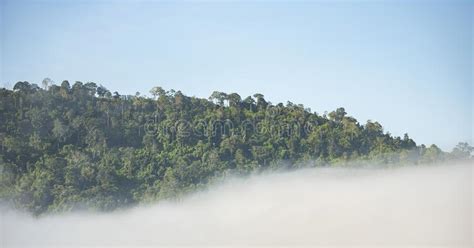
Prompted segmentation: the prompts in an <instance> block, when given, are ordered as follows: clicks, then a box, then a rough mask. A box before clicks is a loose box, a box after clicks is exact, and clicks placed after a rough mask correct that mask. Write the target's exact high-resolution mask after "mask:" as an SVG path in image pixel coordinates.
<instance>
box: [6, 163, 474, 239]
mask: <svg viewBox="0 0 474 248" xmlns="http://www.w3.org/2000/svg"><path fill="white" fill-rule="evenodd" d="M472 178H473V170H472V165H467V164H457V165H442V166H417V167H404V168H391V169H390V168H388V169H387V168H385V169H367V168H365V169H364V168H358V169H346V168H316V169H301V170H298V171H293V172H281V173H273V174H265V175H259V176H252V177H249V178H233V179H229V180H226V181H225V182H224V183H222V184H219V185H216V186H214V187H212V188H211V189H209V190H208V191H205V192H200V193H196V194H193V195H190V196H189V197H187V198H185V199H183V200H180V201H179V202H161V203H159V204H156V205H152V206H142V207H137V208H133V209H130V210H126V211H117V212H113V213H100V214H99V213H70V214H63V215H52V216H45V217H40V218H34V217H30V216H29V215H26V214H22V213H19V212H16V211H13V210H9V211H5V210H3V211H2V220H1V233H0V234H1V245H2V246H3V247H77V246H94V247H98V246H109V245H111V246H123V247H130V246H132V247H136V246H155V247H156V246H159V247H163V246H193V247H196V246H202V247H208V246H232V247H242V246H245V247H249V246H285V247H288V246H290V247H291V246H313V247H314V246H358V247H367V246H371V247H381V246H391V247H393V246H398V247H399V246H403V247H405V246H410V247H422V246H442V247H471V245H472V238H473V228H472V223H473V214H472V204H473V203H472V199H473V197H472V196H473V188H472Z"/></svg>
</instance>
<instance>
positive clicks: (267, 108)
mask: <svg viewBox="0 0 474 248" xmlns="http://www.w3.org/2000/svg"><path fill="white" fill-rule="evenodd" d="M150 93H151V95H152V96H153V97H150V98H148V97H142V96H140V94H139V93H137V94H135V95H133V96H130V95H120V94H119V93H118V92H114V93H111V92H110V91H109V90H107V89H106V88H105V87H103V86H97V85H96V84H95V83H84V84H83V83H81V82H75V83H74V84H73V85H72V86H71V85H70V84H69V82H68V81H63V82H62V83H61V85H60V86H59V85H54V84H51V81H49V80H44V81H43V84H42V87H39V86H37V85H36V84H30V83H28V82H18V83H17V84H16V85H15V86H14V88H13V90H7V89H0V145H1V147H0V170H1V175H0V197H1V199H3V201H4V202H9V203H12V204H14V205H15V206H16V207H19V208H22V209H26V210H28V211H30V212H33V213H35V214H41V213H45V212H52V211H65V210H66V211H68V210H72V209H77V208H86V209H99V210H112V209H115V208H118V207H122V206H130V205H134V204H137V203H139V202H150V201H154V200H157V199H163V198H169V197H176V196H179V195H182V194H184V193H186V192H190V191H192V190H194V189H196V188H200V187H203V186H205V185H208V184H209V183H211V182H212V181H213V180H216V179H219V178H221V177H222V176H224V175H227V174H237V175H246V174H249V173H251V172H258V171H262V170H267V169H278V168H296V167H302V166H330V165H332V164H335V163H339V164H344V162H345V161H349V160H355V159H361V160H364V159H370V160H371V161H376V162H377V163H411V164H417V163H422V162H432V161H438V160H443V159H447V158H451V157H458V158H463V157H469V153H470V151H471V150H472V148H471V147H469V146H468V145H467V144H465V143H463V144H460V145H459V146H458V147H457V148H456V149H455V150H454V151H453V152H452V153H445V152H442V151H441V150H440V149H439V148H437V147H436V146H434V145H432V146H430V147H428V148H427V147H425V146H423V145H422V146H417V145H416V144H415V142H414V141H413V140H412V139H410V138H409V136H408V135H404V137H393V136H392V135H391V134H390V133H388V132H385V131H384V130H383V127H382V126H381V125H380V124H379V123H377V122H371V121H367V122H366V123H362V124H361V123H359V122H358V121H357V120H356V119H355V118H353V117H350V116H348V115H347V114H346V112H345V110H344V108H339V109H337V110H335V111H333V112H330V113H327V114H318V113H316V112H311V111H310V110H309V109H305V108H304V107H303V106H302V105H298V104H293V103H291V102H288V103H286V104H282V103H279V104H272V103H270V102H268V101H267V100H265V98H264V96H263V95H262V94H255V95H253V96H249V97H246V98H243V99H242V98H241V96H239V95H238V94H237V93H232V94H225V93H222V92H214V93H212V95H211V97H210V98H209V99H201V98H196V97H188V96H185V95H183V94H182V93H181V92H180V91H174V90H170V91H165V90H164V89H162V88H160V87H155V88H153V89H152V90H151V91H150Z"/></svg>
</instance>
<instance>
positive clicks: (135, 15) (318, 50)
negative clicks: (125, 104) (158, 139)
mask: <svg viewBox="0 0 474 248" xmlns="http://www.w3.org/2000/svg"><path fill="white" fill-rule="evenodd" d="M0 1H1V6H0V8H1V39H0V41H1V51H0V52H1V62H0V63H1V64H0V68H1V71H0V72H1V75H0V76H1V77H0V79H1V83H2V84H3V85H4V86H10V87H11V86H12V85H14V83H15V82H17V81H20V80H28V81H30V82H34V83H40V82H41V80H42V79H43V78H45V77H50V78H52V79H53V80H54V81H56V82H57V83H60V82H61V81H62V80H63V79H68V80H69V81H76V80H80V81H83V82H87V81H93V82H96V83H100V84H103V85H104V86H106V87H107V88H109V89H110V90H112V91H115V90H117V91H119V92H120V93H123V94H134V93H135V92H136V91H139V92H142V93H146V94H148V91H149V89H150V88H151V87H153V86H156V85H160V86H162V87H164V88H165V89H171V88H173V89H176V90H181V91H183V92H184V93H185V94H188V95H195V96H198V97H208V96H209V95H210V94H211V92H212V91H214V90H219V91H225V92H238V93H239V94H240V95H241V96H248V95H251V94H253V93H256V92H259V93H262V94H264V95H265V97H266V99H267V100H270V101H271V102H273V103H278V102H284V103H286V101H287V100H290V101H292V102H294V103H302V104H304V105H305V106H306V107H310V108H311V109H312V110H313V111H316V112H318V113H323V112H324V111H331V110H334V109H335V108H337V107H340V106H343V107H345V108H346V111H347V112H348V113H349V114H350V115H352V116H354V117H356V118H357V119H358V120H359V121H360V122H361V123H365V121H366V120H368V119H371V120H377V121H379V122H381V123H382V125H383V126H384V127H385V130H386V131H390V132H391V133H392V134H394V135H403V133H405V132H408V133H409V134H410V136H412V137H413V138H414V139H415V140H416V141H417V143H418V144H420V143H425V144H432V143H435V144H437V145H439V146H440V147H442V148H443V149H449V150H450V149H451V148H452V147H453V146H454V145H455V144H456V143H457V142H458V141H468V142H470V143H471V144H472V129H473V123H472V109H473V100H472V95H473V87H472V84H473V78H472V71H473V62H472V59H473V56H474V55H473V48H472V44H473V43H474V41H473V1H462V2H461V1H458V2H455V1H454V2H453V1H436V2H435V1H419V2H416V3H413V2H410V1H404V2H401V1H398V2H396V1H376V2H368V1H352V2H351V1H337V3H334V2H333V3H331V2H329V1H319V2H299V3H290V2H241V3H223V2H220V3H219V2H158V1H21V0H20V1H18V0H15V1H9V0H0ZM409 2H410V3H409Z"/></svg>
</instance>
